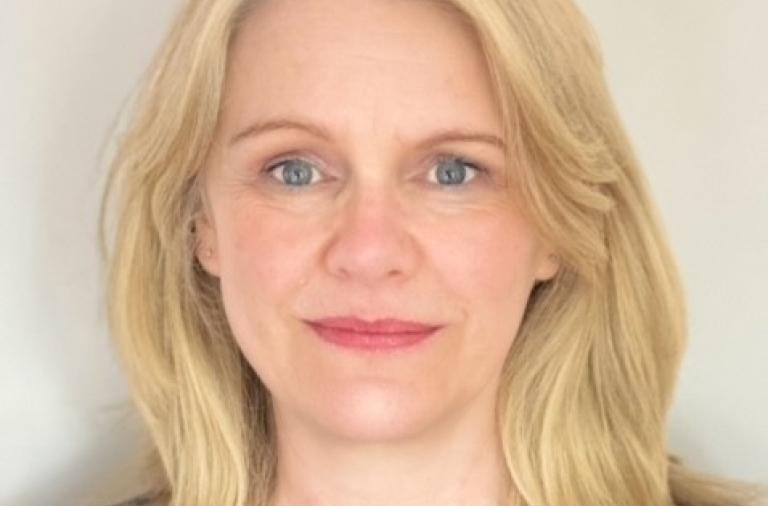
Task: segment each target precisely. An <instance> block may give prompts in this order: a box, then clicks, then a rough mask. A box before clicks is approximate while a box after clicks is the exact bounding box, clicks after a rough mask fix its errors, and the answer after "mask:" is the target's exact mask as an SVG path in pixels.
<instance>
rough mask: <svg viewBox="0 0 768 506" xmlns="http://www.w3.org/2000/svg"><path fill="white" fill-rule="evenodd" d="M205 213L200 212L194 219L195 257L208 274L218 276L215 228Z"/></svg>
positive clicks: (217, 250)
mask: <svg viewBox="0 0 768 506" xmlns="http://www.w3.org/2000/svg"><path fill="white" fill-rule="evenodd" d="M212 221H213V220H211V219H209V218H208V216H207V215H206V213H200V214H199V215H198V217H197V218H196V219H195V236H196V241H195V257H197V261H198V262H200V265H202V266H203V269H205V271H206V272H208V274H210V275H211V276H214V277H217V278H218V277H219V249H218V247H217V246H218V245H217V242H216V229H215V227H214V226H213V225H212Z"/></svg>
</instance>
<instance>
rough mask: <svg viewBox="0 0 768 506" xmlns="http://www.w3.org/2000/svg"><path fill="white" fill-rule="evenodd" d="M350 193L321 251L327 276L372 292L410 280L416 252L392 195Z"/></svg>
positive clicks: (379, 188) (378, 189)
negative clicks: (378, 287)
mask: <svg viewBox="0 0 768 506" xmlns="http://www.w3.org/2000/svg"><path fill="white" fill-rule="evenodd" d="M350 190H352V193H351V194H350V195H349V197H350V198H349V199H347V200H346V201H345V202H343V203H341V204H340V206H339V209H338V211H337V213H338V214H337V219H335V220H334V221H333V222H334V225H333V228H332V230H331V235H330V239H329V241H328V245H327V248H326V250H325V255H324V257H325V258H324V262H325V265H326V268H327V269H328V272H330V273H331V275H333V276H334V277H336V278H339V279H342V280H344V281H345V282H351V283H356V284H359V285H363V286H367V287H371V288H373V287H376V286H378V285H381V284H384V283H397V282H398V281H399V280H404V279H407V278H409V277H410V276H412V275H413V272H414V270H415V269H416V267H417V263H418V258H419V255H418V246H417V244H416V241H415V240H414V238H413V237H412V235H411V234H410V232H409V227H408V217H407V214H406V213H405V212H404V209H403V206H402V205H401V203H399V201H398V199H397V194H396V189H394V188H392V187H391V186H390V187H386V185H376V186H373V185H369V186H368V187H366V188H362V187H361V186H355V187H353V188H350Z"/></svg>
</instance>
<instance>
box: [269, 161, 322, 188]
mask: <svg viewBox="0 0 768 506" xmlns="http://www.w3.org/2000/svg"><path fill="white" fill-rule="evenodd" d="M313 168H314V166H313V165H312V163H311V162H308V161H307V160H303V159H301V158H289V159H287V160H283V161H280V162H278V163H275V164H272V165H270V166H269V167H267V168H265V169H264V172H267V173H269V174H270V175H271V174H278V175H282V177H283V179H282V180H280V182H282V183H284V184H285V185H286V186H307V185H309V184H311V181H312V171H313ZM278 179H279V178H278Z"/></svg>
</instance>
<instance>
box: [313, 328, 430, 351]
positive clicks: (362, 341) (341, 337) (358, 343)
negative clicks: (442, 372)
mask: <svg viewBox="0 0 768 506" xmlns="http://www.w3.org/2000/svg"><path fill="white" fill-rule="evenodd" d="M310 326H311V327H312V329H314V331H315V333H316V334H317V335H318V336H319V337H320V338H321V339H323V340H324V341H327V342H329V343H331V344H335V345H337V346H343V347H345V348H354V349H359V350H369V351H387V350H399V349H403V348H409V347H412V346H414V345H416V344H419V343H420V342H422V341H424V340H425V339H427V338H428V337H430V336H431V335H433V334H435V333H436V332H437V331H438V330H439V329H437V328H435V329H431V330H428V331H425V332H408V333H405V334H366V333H361V332H354V331H351V330H345V329H337V328H331V327H322V326H320V325H310Z"/></svg>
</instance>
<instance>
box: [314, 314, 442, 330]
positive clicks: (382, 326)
mask: <svg viewBox="0 0 768 506" xmlns="http://www.w3.org/2000/svg"><path fill="white" fill-rule="evenodd" d="M309 323H310V324H311V325H313V326H317V327H323V328H328V329H336V330H344V331H348V332H355V333H360V334H411V333H415V334H421V333H424V332H431V331H433V330H435V329H437V328H438V327H439V325H428V324H425V323H420V322H413V321H406V320H398V319H393V318H384V319H379V320H375V321H372V322H369V321H366V320H362V319H360V318H357V317H354V316H352V317H349V316H343V317H333V318H323V319H320V320H313V321H310V322H309Z"/></svg>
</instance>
